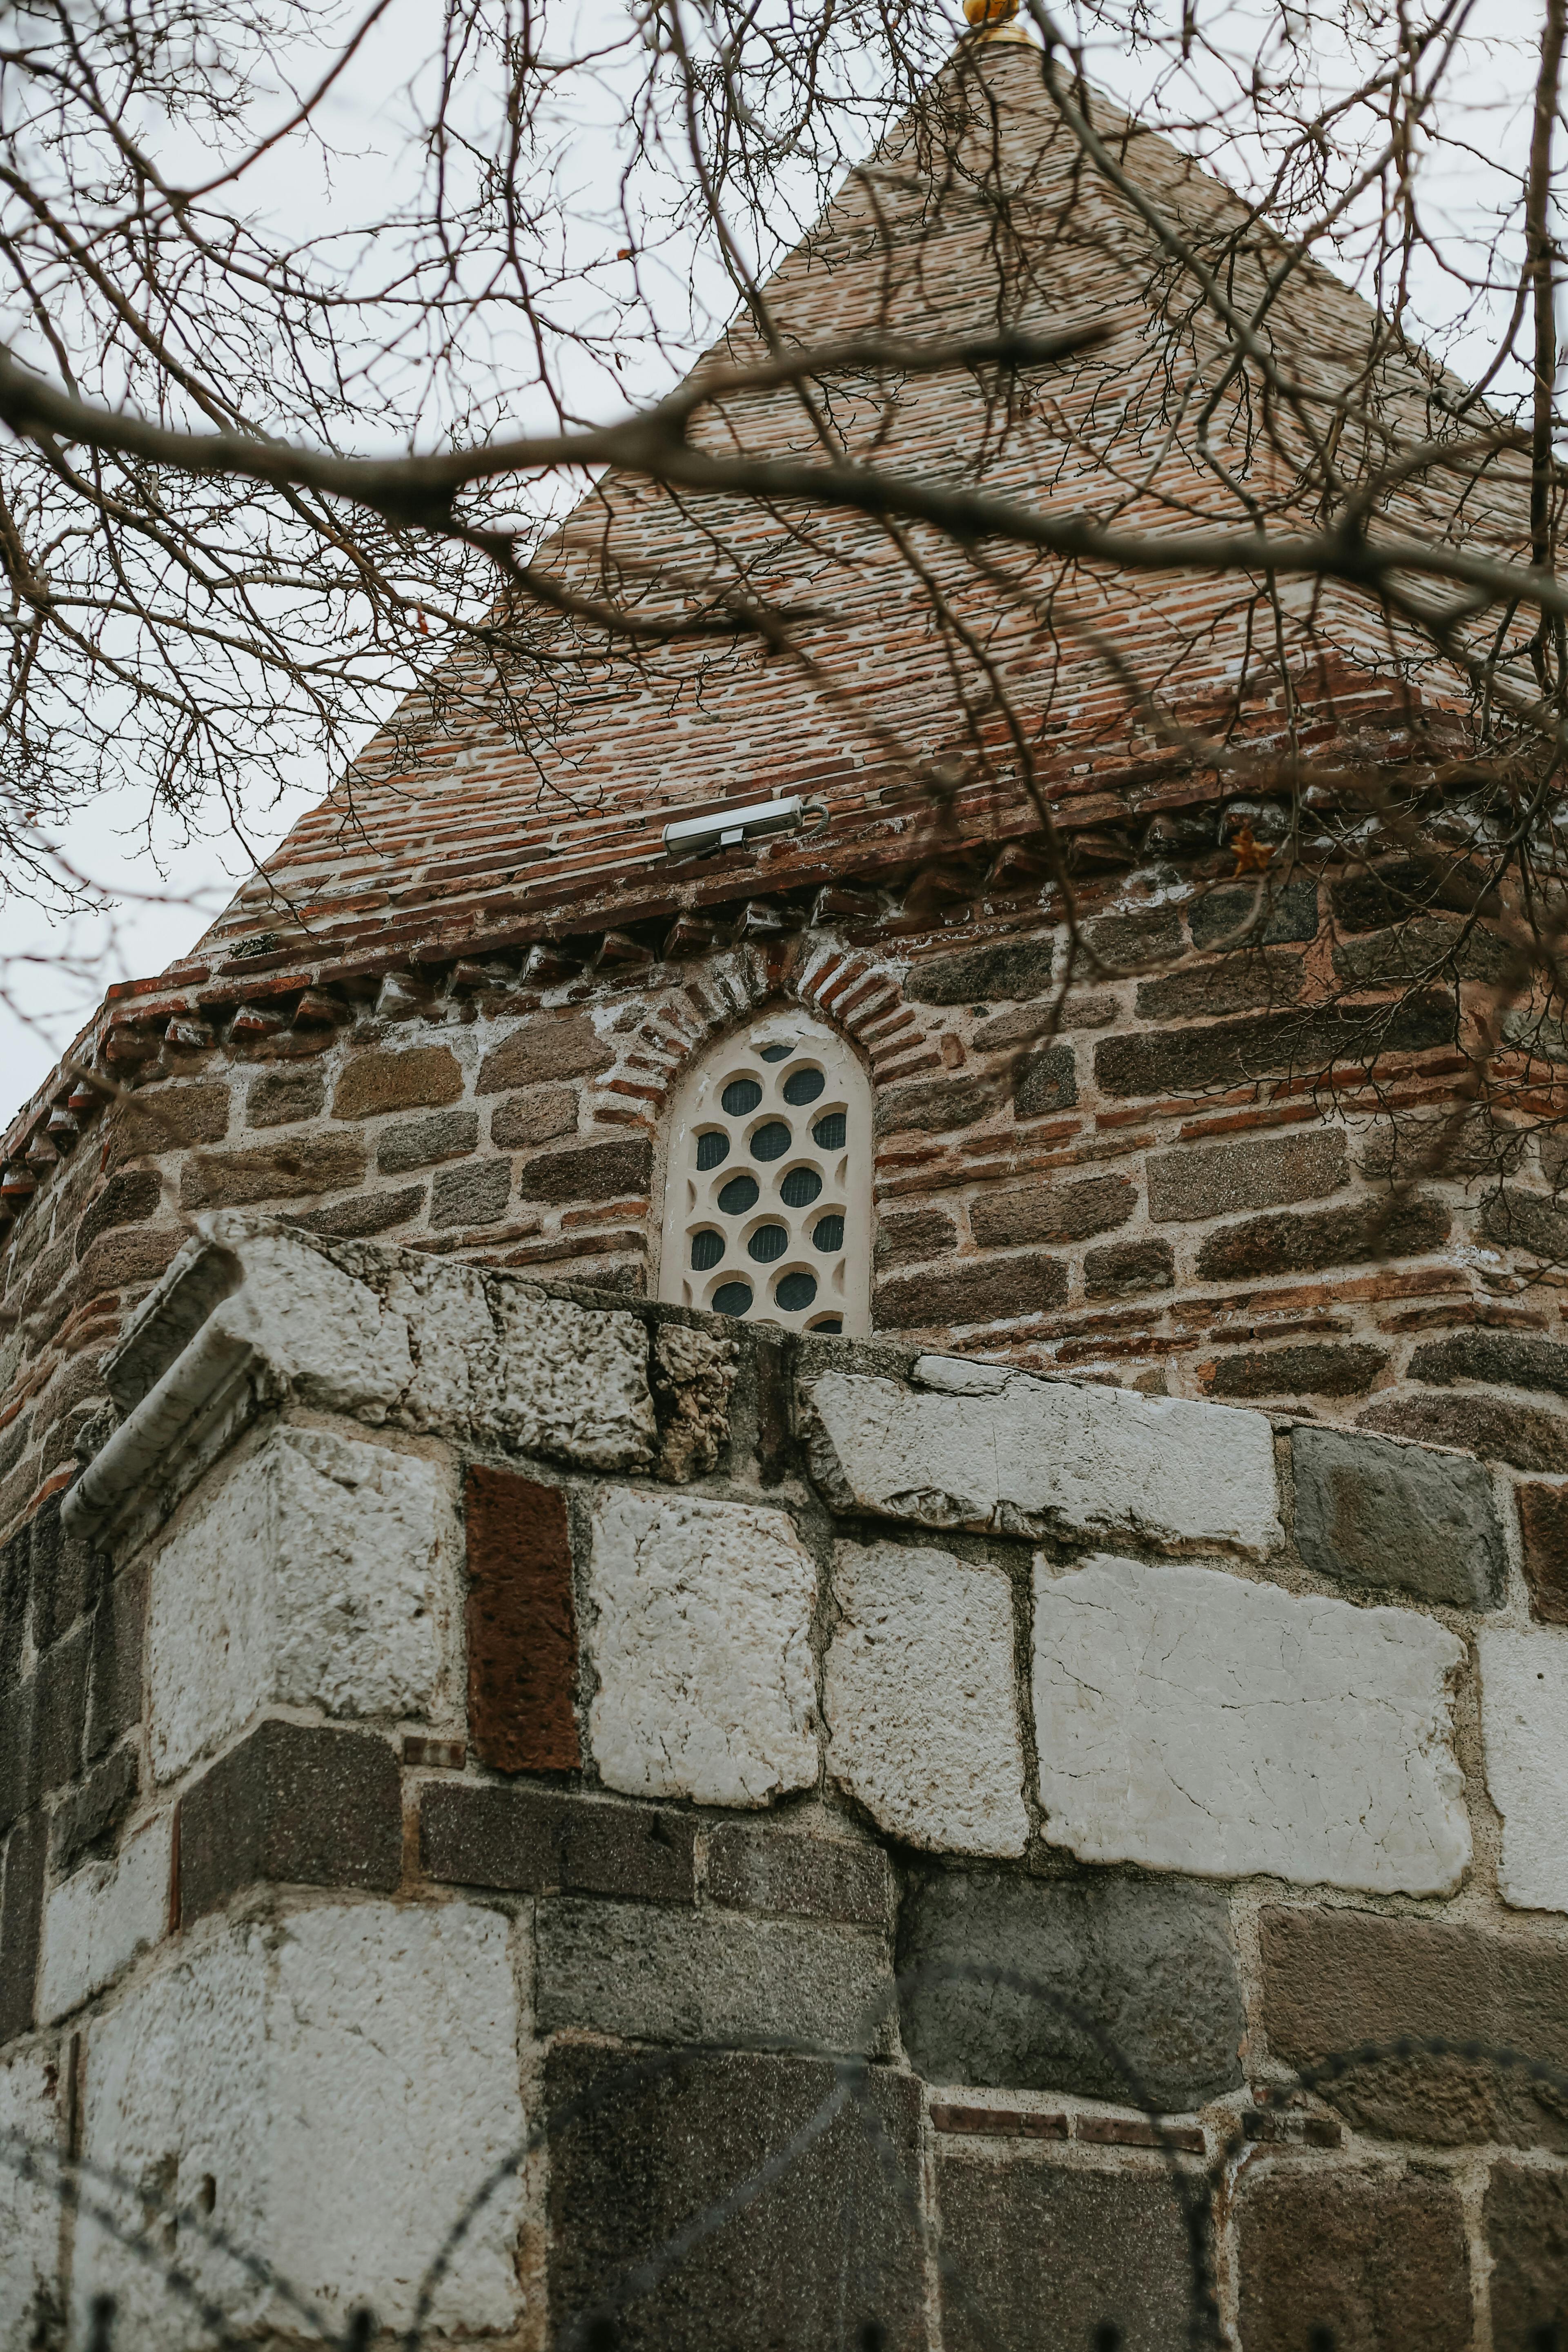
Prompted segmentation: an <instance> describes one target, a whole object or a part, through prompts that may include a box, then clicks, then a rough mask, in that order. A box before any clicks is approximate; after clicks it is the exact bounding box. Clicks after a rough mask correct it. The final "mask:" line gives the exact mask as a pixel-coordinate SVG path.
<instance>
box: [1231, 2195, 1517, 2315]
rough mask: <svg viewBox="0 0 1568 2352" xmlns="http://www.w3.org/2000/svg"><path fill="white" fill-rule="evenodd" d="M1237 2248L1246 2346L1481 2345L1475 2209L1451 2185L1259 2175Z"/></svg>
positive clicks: (1246, 2199) (1246, 2202)
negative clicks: (1471, 2212) (1475, 2311)
mask: <svg viewBox="0 0 1568 2352" xmlns="http://www.w3.org/2000/svg"><path fill="white" fill-rule="evenodd" d="M1237 2257H1238V2260H1237V2268H1238V2271H1239V2273H1240V2283H1241V2305H1240V2321H1241V2344H1242V2352H1321V2347H1324V2346H1326V2345H1329V2344H1331V2345H1332V2346H1333V2347H1334V2352H1469V2347H1470V2345H1471V2344H1472V2343H1473V2341H1474V2321H1473V2318H1472V2315H1471V2310H1470V2264H1469V2251H1468V2246H1467V2243H1466V2230H1465V2215H1464V2208H1463V2207H1462V2206H1461V2204H1460V2202H1459V2199H1458V2193H1457V2191H1456V2190H1455V2189H1453V2188H1452V2187H1450V2186H1449V2185H1448V2183H1447V2182H1444V2181H1436V2180H1423V2179H1417V2178H1413V2177H1410V2176H1406V2177H1405V2178H1403V2179H1396V2178H1391V2177H1390V2176H1389V2175H1388V2174H1387V2173H1386V2172H1383V2173H1366V2172H1352V2173H1323V2172H1319V2173H1310V2174H1307V2175H1306V2176H1305V2177H1303V2176H1302V2175H1301V2174H1300V2172H1298V2171H1297V2170H1296V2168H1294V2167H1291V2168H1289V2169H1288V2170H1280V2171H1276V2170H1274V2169H1273V2168H1269V2169H1268V2170H1265V2171H1263V2172H1256V2171H1255V2172H1252V2173H1250V2174H1249V2175H1248V2176H1247V2179H1246V2181H1245V2182H1244V2184H1243V2186H1242V2189H1241V2193H1240V2195H1239V2197H1238V2198H1237ZM1499 2352H1501V2347H1500V2346H1499ZM1521 2352H1522V2347H1521Z"/></svg>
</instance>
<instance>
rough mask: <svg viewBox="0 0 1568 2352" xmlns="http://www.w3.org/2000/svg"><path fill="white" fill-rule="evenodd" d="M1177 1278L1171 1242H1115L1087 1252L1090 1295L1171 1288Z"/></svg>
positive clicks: (1131, 1294)
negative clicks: (1103, 1247)
mask: <svg viewBox="0 0 1568 2352" xmlns="http://www.w3.org/2000/svg"><path fill="white" fill-rule="evenodd" d="M1175 1279H1176V1260H1175V1254H1174V1252H1173V1250H1172V1248H1171V1244H1170V1243H1169V1242H1163V1241H1160V1242H1112V1243H1111V1244H1110V1245H1109V1247H1107V1248H1105V1249H1092V1250H1089V1251H1088V1252H1087V1253H1086V1255H1085V1256H1084V1261H1083V1293H1084V1297H1086V1298H1135V1297H1138V1296H1139V1295H1140V1294H1141V1293H1142V1292H1144V1291H1150V1290H1169V1289H1170V1288H1171V1286H1172V1285H1173V1283H1174V1281H1175Z"/></svg>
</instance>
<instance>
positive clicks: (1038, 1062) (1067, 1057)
mask: <svg viewBox="0 0 1568 2352" xmlns="http://www.w3.org/2000/svg"><path fill="white" fill-rule="evenodd" d="M1077 1100H1078V1058H1077V1056H1076V1055H1075V1054H1074V1052H1073V1049H1072V1047H1071V1046H1070V1045H1047V1047H1046V1048H1045V1050H1044V1051H1043V1052H1042V1053H1038V1054H1030V1055H1026V1057H1025V1059H1024V1061H1023V1062H1022V1063H1021V1064H1020V1065H1019V1068H1018V1075H1017V1077H1016V1081H1015V1083H1014V1087H1013V1116H1014V1117H1015V1118H1047V1116H1048V1115H1049V1114H1050V1113H1051V1112H1053V1111H1058V1110H1070V1109H1071V1108H1072V1107H1073V1105H1074V1103H1075V1102H1077Z"/></svg>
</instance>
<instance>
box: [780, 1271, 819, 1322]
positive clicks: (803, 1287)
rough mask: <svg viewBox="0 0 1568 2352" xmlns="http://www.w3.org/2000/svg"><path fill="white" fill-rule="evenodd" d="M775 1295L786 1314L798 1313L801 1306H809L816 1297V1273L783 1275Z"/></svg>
mask: <svg viewBox="0 0 1568 2352" xmlns="http://www.w3.org/2000/svg"><path fill="white" fill-rule="evenodd" d="M773 1297H775V1298H776V1299H777V1300H778V1303H779V1305H780V1306H781V1307H783V1308H784V1313H785V1314H786V1315H798V1314H799V1313H800V1310H801V1308H802V1307H809V1306H810V1305H811V1302H812V1300H813V1299H814V1298H815V1297H816V1275H815V1274H784V1275H781V1276H779V1286H778V1288H777V1289H776V1290H775V1291H774V1293H773Z"/></svg>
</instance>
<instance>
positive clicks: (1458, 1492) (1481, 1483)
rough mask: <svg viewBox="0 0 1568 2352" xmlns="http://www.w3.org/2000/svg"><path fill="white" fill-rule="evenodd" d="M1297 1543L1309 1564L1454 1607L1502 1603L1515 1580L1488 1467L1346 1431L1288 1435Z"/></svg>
mask: <svg viewBox="0 0 1568 2352" xmlns="http://www.w3.org/2000/svg"><path fill="white" fill-rule="evenodd" d="M1290 1452H1291V1458H1292V1460H1293V1462H1294V1464H1295V1470H1296V1542H1297V1546H1298V1549H1300V1554H1301V1557H1302V1559H1304V1560H1305V1561H1306V1563H1307V1565H1308V1567H1309V1568H1312V1569H1315V1570H1317V1571H1318V1573H1319V1575H1320V1576H1333V1577H1339V1578H1341V1579H1342V1580H1345V1581H1346V1582H1349V1583H1356V1584H1373V1585H1381V1586H1384V1587H1389V1586H1392V1587H1394V1589H1395V1590H1397V1591H1403V1592H1415V1593H1418V1594H1419V1595H1420V1597H1421V1599H1422V1600H1423V1601H1446V1602H1447V1604H1448V1606H1449V1607H1450V1608H1454V1609H1495V1608H1496V1607H1497V1605H1498V1602H1499V1601H1500V1600H1501V1598H1502V1592H1503V1587H1504V1583H1505V1581H1506V1579H1507V1573H1508V1564H1507V1555H1506V1553H1505V1551H1504V1549H1503V1540H1502V1529H1501V1528H1500V1526H1499V1524H1498V1517H1497V1510H1496V1507H1495V1505H1494V1503H1493V1500H1492V1490H1491V1481H1490V1479H1489V1477H1488V1475H1487V1474H1486V1472H1485V1471H1484V1470H1483V1469H1482V1468H1481V1466H1480V1465H1479V1463H1476V1462H1464V1461H1458V1460H1456V1459H1455V1458H1454V1456H1453V1455H1451V1454H1428V1453H1426V1452H1424V1451H1422V1450H1421V1449H1419V1448H1417V1447H1415V1446H1412V1445H1395V1444H1388V1443H1386V1442H1384V1440H1382V1439H1379V1438H1376V1437H1359V1436H1355V1437H1352V1435H1351V1434H1350V1433H1349V1432H1348V1431H1345V1430H1342V1429H1296V1430H1292V1432H1291V1433H1290Z"/></svg>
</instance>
